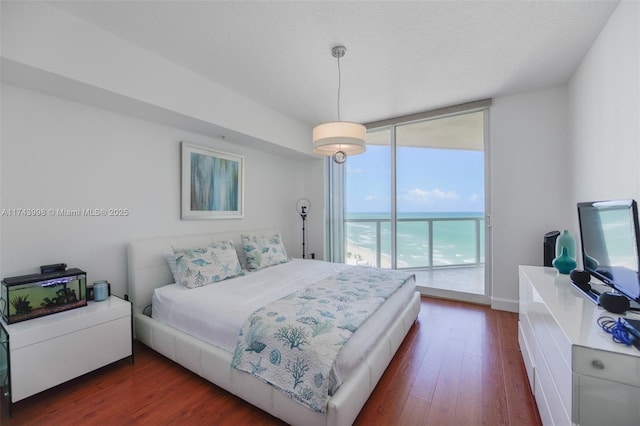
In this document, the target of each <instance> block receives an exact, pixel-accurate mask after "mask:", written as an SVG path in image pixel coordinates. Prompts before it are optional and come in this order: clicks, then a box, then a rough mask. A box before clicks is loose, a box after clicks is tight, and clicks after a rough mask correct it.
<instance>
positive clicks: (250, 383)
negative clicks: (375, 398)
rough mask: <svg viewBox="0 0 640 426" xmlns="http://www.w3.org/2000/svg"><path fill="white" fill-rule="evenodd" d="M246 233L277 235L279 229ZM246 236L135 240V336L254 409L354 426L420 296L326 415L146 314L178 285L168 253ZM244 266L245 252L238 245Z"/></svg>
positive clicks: (297, 420) (298, 420)
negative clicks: (164, 290) (156, 298)
mask: <svg viewBox="0 0 640 426" xmlns="http://www.w3.org/2000/svg"><path fill="white" fill-rule="evenodd" d="M242 233H246V234H251V235H273V234H274V233H275V231H274V230H257V231H256V230H251V231H245V232H242ZM240 234H241V232H235V233H217V234H206V235H193V236H181V237H164V238H153V239H147V240H139V241H132V242H130V243H129V247H128V260H129V265H128V273H129V298H130V300H131V303H132V306H133V324H134V336H135V338H136V339H137V340H139V341H140V342H142V343H144V344H145V345H147V346H149V347H150V348H152V349H154V350H156V351H157V352H159V353H161V354H162V355H164V356H166V357H168V358H170V359H171V360H173V361H175V362H177V363H178V364H180V365H182V366H184V367H185V368H187V369H189V370H191V371H193V372H194V373H196V374H198V375H199V376H201V377H203V378H205V379H207V380H209V381H210V382H212V383H214V384H216V385H218V386H220V387H221V388H223V389H226V390H227V391H229V392H231V393H233V394H234V395H237V396H238V397H240V398H242V399H244V400H245V401H248V402H249V403H251V404H252V405H255V406H256V407H258V408H260V409H262V410H264V411H266V412H268V413H270V414H272V415H273V416H275V417H278V418H279V419H282V420H284V421H285V422H287V423H289V424H293V425H305V426H306V425H324V426H329V425H332V426H333V425H345V426H347V425H351V424H353V422H354V420H355V419H356V417H357V416H358V413H360V410H361V409H362V407H363V406H364V404H365V403H366V402H367V399H368V398H369V395H371V392H373V389H374V388H375V386H376V384H377V383H378V380H379V379H380V377H381V376H382V374H383V373H384V371H385V369H386V368H387V366H388V365H389V362H391V359H392V358H393V356H394V354H395V353H396V351H397V349H398V347H399V346H400V344H401V343H402V341H403V339H404V337H405V336H406V334H407V332H408V331H409V329H410V328H411V326H412V325H413V323H414V322H415V320H416V318H417V316H418V313H419V311H420V294H419V293H418V292H416V293H414V295H413V297H412V298H411V301H410V303H409V304H408V305H407V307H406V308H405V309H404V311H403V312H402V314H401V315H399V316H398V317H397V318H396V320H395V321H394V322H393V324H392V325H391V326H390V327H389V329H388V330H387V332H386V333H385V335H384V336H383V337H382V338H381V339H380V340H379V341H378V342H377V344H376V345H375V347H374V348H373V349H372V350H371V352H369V354H368V356H367V358H366V359H365V360H364V362H362V363H361V364H360V365H359V366H358V367H357V369H356V370H355V371H354V373H353V375H352V376H351V377H349V378H348V379H347V380H346V381H345V382H344V383H343V384H342V386H341V387H340V388H339V389H338V391H337V392H336V393H335V394H334V395H333V396H332V397H331V399H330V400H329V404H328V408H327V411H326V412H325V413H317V412H314V411H312V410H310V409H308V408H307V407H305V406H303V405H301V404H299V403H297V402H295V401H293V400H291V399H289V398H288V397H286V396H284V395H283V394H282V393H281V392H279V391H278V390H277V389H275V388H274V387H272V386H270V385H268V384H265V383H263V382H261V381H259V380H257V379H256V378H255V377H253V376H251V375H249V374H247V373H245V372H243V371H239V370H236V369H233V368H231V353H229V352H226V351H223V350H222V349H220V348H218V347H216V346H213V345H210V344H208V343H205V342H203V341H201V340H199V339H197V338H195V337H193V336H190V335H188V334H185V333H183V332H181V331H179V330H177V329H175V328H173V327H170V326H167V325H165V324H162V323H160V322H158V321H155V320H153V319H152V318H151V317H150V316H147V315H145V314H144V313H143V310H144V309H145V307H147V306H148V305H150V304H151V296H152V294H153V289H154V288H156V287H159V286H163V285H166V284H170V283H172V282H173V278H172V276H171V271H169V267H168V266H167V262H166V258H165V255H166V254H171V253H172V249H171V247H172V246H176V247H199V246H203V245H206V244H208V243H211V242H213V241H218V240H222V239H227V240H228V239H231V240H233V241H234V242H235V243H236V244H237V243H238V242H240V241H241V239H240ZM237 251H238V254H239V257H240V261H241V263H243V262H244V255H243V253H242V249H241V248H240V247H238V250H237Z"/></svg>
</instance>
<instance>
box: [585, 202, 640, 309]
mask: <svg viewBox="0 0 640 426" xmlns="http://www.w3.org/2000/svg"><path fill="white" fill-rule="evenodd" d="M578 221H579V224H580V241H581V245H582V264H583V266H584V269H585V270H586V271H589V272H590V273H591V275H593V276H594V277H596V278H598V279H600V280H602V281H604V282H605V283H607V284H609V285H610V286H612V287H613V288H615V289H616V290H618V291H619V292H621V293H623V294H625V295H626V296H627V297H629V298H631V299H633V300H635V301H637V302H640V269H639V262H640V260H639V259H640V258H639V257H638V207H637V205H636V202H635V201H634V200H617V201H596V202H584V203H578Z"/></svg>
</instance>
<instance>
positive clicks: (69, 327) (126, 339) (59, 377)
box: [0, 296, 133, 416]
mask: <svg viewBox="0 0 640 426" xmlns="http://www.w3.org/2000/svg"><path fill="white" fill-rule="evenodd" d="M0 326H1V327H0V343H1V344H0V386H2V395H3V396H4V397H5V398H6V401H7V403H8V404H7V405H8V415H9V416H11V408H12V404H13V403H14V402H17V401H20V400H21V399H24V398H27V397H29V396H31V395H34V394H36V393H38V392H41V391H43V390H46V389H49V388H51V387H53V386H56V385H59V384H61V383H64V382H66V381H68V380H71V379H73V378H75V377H78V376H81V375H83V374H86V373H88V372H90V371H93V370H95V369H98V368H100V367H103V366H105V365H108V364H111V363H113V362H115V361H118V360H121V359H123V358H126V357H131V358H132V360H133V346H132V338H131V336H132V334H131V303H129V302H128V301H126V300H122V299H120V298H118V297H116V296H110V297H109V298H108V299H107V300H105V301H102V302H93V301H90V302H88V304H87V306H84V307H81V308H76V309H72V310H69V311H65V312H59V313H57V314H53V315H48V316H44V317H39V318H34V319H31V320H27V321H23V322H18V323H15V324H6V323H5V322H4V321H3V320H0Z"/></svg>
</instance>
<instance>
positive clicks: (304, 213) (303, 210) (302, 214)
mask: <svg viewBox="0 0 640 426" xmlns="http://www.w3.org/2000/svg"><path fill="white" fill-rule="evenodd" d="M300 217H301V218H302V258H303V259H306V257H307V255H306V248H305V239H304V234H305V223H306V221H307V206H301V207H300Z"/></svg>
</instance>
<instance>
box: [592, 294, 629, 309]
mask: <svg viewBox="0 0 640 426" xmlns="http://www.w3.org/2000/svg"><path fill="white" fill-rule="evenodd" d="M598 303H599V304H600V306H602V307H603V308H605V309H606V310H607V311H609V312H613V313H614V314H622V313H624V312H625V311H627V310H629V308H630V307H631V302H629V299H627V297H626V296H625V295H624V294H620V293H612V292H610V291H607V292H605V293H602V294H601V295H600V297H599V298H598Z"/></svg>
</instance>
